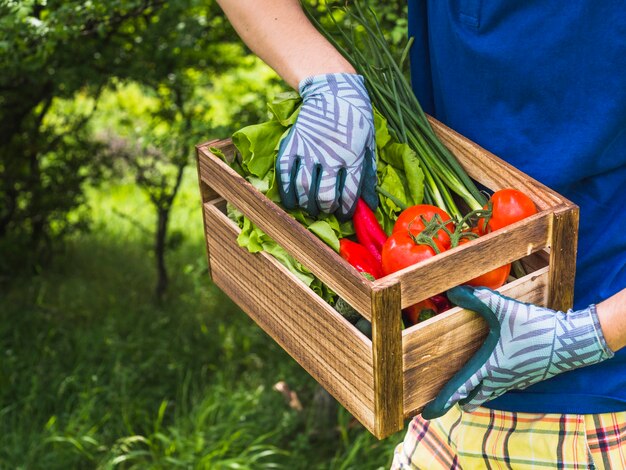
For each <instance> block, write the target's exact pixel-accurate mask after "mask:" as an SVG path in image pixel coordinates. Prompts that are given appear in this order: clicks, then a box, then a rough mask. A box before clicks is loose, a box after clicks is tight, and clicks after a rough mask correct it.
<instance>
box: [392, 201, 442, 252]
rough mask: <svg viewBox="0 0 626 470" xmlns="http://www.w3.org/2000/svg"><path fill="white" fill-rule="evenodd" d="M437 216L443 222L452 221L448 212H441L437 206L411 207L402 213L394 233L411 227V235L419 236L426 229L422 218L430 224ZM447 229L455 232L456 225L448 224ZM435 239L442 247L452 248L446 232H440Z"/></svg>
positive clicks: (420, 205)
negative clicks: (436, 215)
mask: <svg viewBox="0 0 626 470" xmlns="http://www.w3.org/2000/svg"><path fill="white" fill-rule="evenodd" d="M435 214H438V215H439V217H441V220H442V222H446V221H447V220H452V219H451V217H450V216H449V215H448V213H447V212H446V211H444V210H441V209H439V208H438V207H436V206H431V205H429V204H418V205H417V206H411V207H409V208H407V209H405V210H403V211H402V213H401V214H400V216H399V217H398V220H396V223H395V224H394V226H393V233H395V232H399V231H406V230H408V229H409V225H410V226H411V233H413V234H415V235H417V234H418V233H420V232H421V231H422V230H424V228H425V226H424V222H422V217H421V216H424V219H425V220H426V221H427V222H430V221H431V220H432V218H433V217H434V216H435ZM446 228H447V229H448V230H450V231H451V232H454V224H453V223H452V222H450V223H449V224H446ZM435 238H436V239H438V240H439V241H440V242H441V244H442V246H444V247H445V248H446V249H448V248H450V237H449V236H448V234H447V233H446V232H445V231H444V230H439V231H438V232H437V236H436V237H435Z"/></svg>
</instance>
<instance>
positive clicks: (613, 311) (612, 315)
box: [597, 289, 626, 351]
mask: <svg viewBox="0 0 626 470" xmlns="http://www.w3.org/2000/svg"><path fill="white" fill-rule="evenodd" d="M597 311H598V320H600V326H601V327H602V333H603V334H604V339H605V340H606V344H607V346H608V347H609V348H611V350H613V351H617V350H618V349H622V348H623V347H624V346H626V289H624V290H622V291H620V292H618V293H617V294H615V295H614V296H613V297H610V298H608V299H606V300H605V301H604V302H601V303H599V304H598V306H597Z"/></svg>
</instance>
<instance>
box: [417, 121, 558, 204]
mask: <svg viewBox="0 0 626 470" xmlns="http://www.w3.org/2000/svg"><path fill="white" fill-rule="evenodd" d="M429 120H430V123H431V125H432V127H433V130H434V131H435V133H436V134H437V135H438V136H439V138H440V139H441V140H442V141H443V143H444V144H445V145H446V146H447V147H448V148H449V149H450V151H451V152H452V153H453V154H454V155H455V156H456V157H457V159H458V160H459V162H460V163H461V165H462V166H463V168H465V171H466V172H467V174H468V175H469V176H470V177H471V178H473V179H474V180H476V181H478V182H480V183H481V184H483V185H485V186H486V187H488V188H489V189H491V190H493V191H496V190H498V189H504V188H515V189H518V190H520V191H522V192H524V193H525V194H527V195H528V196H529V197H530V198H531V199H532V200H533V201H534V202H535V204H536V205H537V207H539V209H540V210H545V209H550V208H553V207H556V206H559V205H561V204H565V203H569V201H568V200H567V199H565V198H564V197H563V196H561V195H560V194H558V193H556V192H555V191H553V190H551V189H550V188H548V187H547V186H545V185H544V184H541V183H540V182H539V181H537V180H535V179H533V178H531V177H530V176H528V175H526V174H525V173H522V172H521V171H520V170H518V169H517V168H515V167H514V166H513V165H510V164H509V163H507V162H505V161H504V160H502V159H501V158H498V157H496V156H495V155H494V154H493V153H491V152H489V151H487V150H485V149H484V148H482V147H480V146H479V145H478V144H476V143H474V142H472V141H471V140H469V139H467V138H465V137H463V136H462V135H461V134H459V133H457V132H455V131H453V130H452V129H450V128H449V127H447V126H446V125H444V124H443V123H441V122H439V121H437V120H436V119H435V118H432V117H429Z"/></svg>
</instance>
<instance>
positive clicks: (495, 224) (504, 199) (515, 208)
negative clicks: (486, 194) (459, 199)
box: [479, 189, 537, 233]
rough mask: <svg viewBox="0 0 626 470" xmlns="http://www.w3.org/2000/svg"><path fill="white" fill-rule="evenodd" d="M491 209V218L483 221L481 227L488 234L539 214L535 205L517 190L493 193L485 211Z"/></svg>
mask: <svg viewBox="0 0 626 470" xmlns="http://www.w3.org/2000/svg"><path fill="white" fill-rule="evenodd" d="M487 208H490V209H491V217H489V218H486V219H481V220H480V221H479V227H481V229H482V230H483V231H484V232H486V233H488V232H493V231H494V230H499V229H501V228H502V227H506V226H507V225H511V224H514V223H515V222H518V221H520V220H522V219H525V218H526V217H530V216H531V215H533V214H536V213H537V208H536V207H535V203H534V202H533V201H532V199H530V198H529V197H528V196H526V194H524V193H523V192H521V191H518V190H517V189H501V190H499V191H496V192H495V193H493V196H491V198H490V199H489V202H488V203H487V205H485V209H487Z"/></svg>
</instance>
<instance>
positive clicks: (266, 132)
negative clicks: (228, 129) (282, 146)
mask: <svg viewBox="0 0 626 470" xmlns="http://www.w3.org/2000/svg"><path fill="white" fill-rule="evenodd" d="M284 130H285V129H284V127H283V126H282V125H281V124H280V123H279V122H276V121H267V122H264V123H262V124H255V125H253V126H248V127H244V128H243V129H241V130H239V131H237V132H235V133H234V134H233V143H234V144H235V146H236V147H237V149H238V150H239V152H240V153H241V166H242V167H243V169H244V170H245V171H247V173H249V174H251V175H253V176H256V177H257V178H264V177H265V175H266V174H267V172H268V171H269V170H270V168H273V167H274V162H275V160H276V148H277V147H278V143H279V141H280V137H281V136H282V135H283V132H284Z"/></svg>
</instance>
